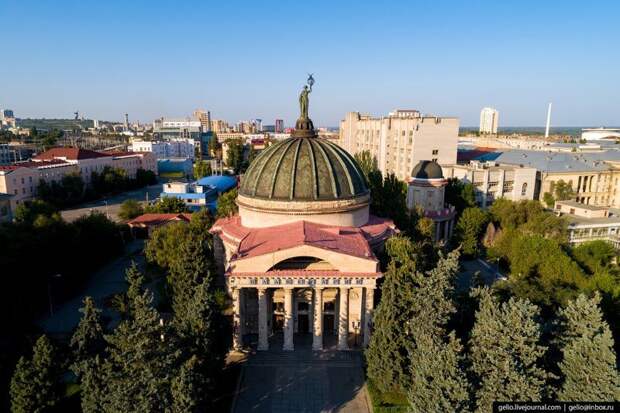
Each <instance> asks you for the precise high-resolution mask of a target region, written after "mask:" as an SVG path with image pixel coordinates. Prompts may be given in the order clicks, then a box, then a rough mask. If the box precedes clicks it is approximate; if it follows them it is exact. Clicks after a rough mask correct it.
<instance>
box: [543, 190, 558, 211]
mask: <svg viewBox="0 0 620 413" xmlns="http://www.w3.org/2000/svg"><path fill="white" fill-rule="evenodd" d="M543 201H544V202H545V205H547V207H548V208H553V207H554V205H555V198H554V197H553V195H552V194H551V193H550V192H545V193H544V194H543Z"/></svg>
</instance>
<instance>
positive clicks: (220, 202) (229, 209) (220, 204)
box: [216, 188, 239, 218]
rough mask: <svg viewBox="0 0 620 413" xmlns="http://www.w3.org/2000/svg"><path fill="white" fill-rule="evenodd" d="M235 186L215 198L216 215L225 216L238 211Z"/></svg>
mask: <svg viewBox="0 0 620 413" xmlns="http://www.w3.org/2000/svg"><path fill="white" fill-rule="evenodd" d="M236 201H237V188H235V189H232V190H230V191H228V192H226V193H224V194H221V195H220V196H219V198H218V199H217V213H216V214H217V217H218V218H225V217H230V216H233V215H235V214H236V213H237V212H239V207H238V206H237V202H236Z"/></svg>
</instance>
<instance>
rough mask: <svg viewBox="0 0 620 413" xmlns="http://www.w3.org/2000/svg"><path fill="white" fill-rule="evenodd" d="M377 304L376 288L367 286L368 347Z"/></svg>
mask: <svg viewBox="0 0 620 413" xmlns="http://www.w3.org/2000/svg"><path fill="white" fill-rule="evenodd" d="M374 306H375V290H374V288H366V299H365V302H364V327H363V331H364V347H368V344H369V343H370V330H371V328H372V315H373V312H374Z"/></svg>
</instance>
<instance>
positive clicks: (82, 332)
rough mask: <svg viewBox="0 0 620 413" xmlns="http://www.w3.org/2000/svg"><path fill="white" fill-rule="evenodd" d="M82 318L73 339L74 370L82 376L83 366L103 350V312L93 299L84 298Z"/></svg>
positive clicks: (81, 310)
mask: <svg viewBox="0 0 620 413" xmlns="http://www.w3.org/2000/svg"><path fill="white" fill-rule="evenodd" d="M80 312H81V313H82V318H81V319H80V322H79V324H78V326H77V328H76V329H75V332H74V333H73V336H72V337H71V349H72V350H73V360H74V366H73V368H72V370H73V371H74V372H75V374H76V375H78V376H79V375H80V370H81V365H82V364H83V363H84V362H86V361H88V360H90V359H92V358H94V357H95V356H96V355H97V354H99V353H100V352H101V350H102V349H103V344H104V341H103V327H102V326H101V310H99V309H97V307H95V301H94V300H93V299H92V297H85V298H84V306H83V307H82V308H81V309H80Z"/></svg>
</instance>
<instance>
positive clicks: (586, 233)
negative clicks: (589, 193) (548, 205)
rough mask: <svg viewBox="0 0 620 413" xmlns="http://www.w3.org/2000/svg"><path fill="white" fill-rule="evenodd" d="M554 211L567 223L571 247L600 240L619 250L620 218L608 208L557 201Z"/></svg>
mask: <svg viewBox="0 0 620 413" xmlns="http://www.w3.org/2000/svg"><path fill="white" fill-rule="evenodd" d="M554 210H555V212H556V214H558V215H560V216H563V217H565V219H566V220H567V221H568V242H569V243H571V244H572V245H578V244H581V243H583V242H589V241H597V240H602V241H607V242H609V243H610V244H612V245H613V246H614V248H616V249H620V216H618V215H617V214H612V213H611V212H610V210H609V208H606V207H597V206H592V205H584V204H581V203H579V202H576V201H557V202H556V203H555V208H554Z"/></svg>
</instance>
